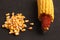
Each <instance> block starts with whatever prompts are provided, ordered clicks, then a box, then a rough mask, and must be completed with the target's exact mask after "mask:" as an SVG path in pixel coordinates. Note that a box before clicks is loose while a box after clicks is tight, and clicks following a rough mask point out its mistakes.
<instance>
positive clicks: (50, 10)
mask: <svg viewBox="0 0 60 40" xmlns="http://www.w3.org/2000/svg"><path fill="white" fill-rule="evenodd" d="M37 5H38V19H40V16H41V14H43V13H45V14H49V15H50V16H51V17H52V20H51V22H53V20H54V5H53V0H37Z"/></svg>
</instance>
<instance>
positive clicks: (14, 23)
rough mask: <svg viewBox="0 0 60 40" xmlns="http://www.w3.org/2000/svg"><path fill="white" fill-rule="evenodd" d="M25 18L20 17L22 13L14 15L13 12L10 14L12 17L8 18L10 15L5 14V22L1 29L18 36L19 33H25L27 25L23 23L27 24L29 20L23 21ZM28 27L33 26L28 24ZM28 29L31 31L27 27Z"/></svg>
mask: <svg viewBox="0 0 60 40" xmlns="http://www.w3.org/2000/svg"><path fill="white" fill-rule="evenodd" d="M24 19H25V16H24V15H22V13H17V14H16V15H14V12H12V16H10V13H7V14H6V21H5V23H4V24H3V25H2V27H3V28H6V29H9V30H10V32H9V34H15V35H19V33H20V31H26V27H27V25H26V24H25V22H29V20H24ZM30 25H34V23H30ZM29 29H32V27H29Z"/></svg>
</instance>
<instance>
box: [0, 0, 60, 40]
mask: <svg viewBox="0 0 60 40" xmlns="http://www.w3.org/2000/svg"><path fill="white" fill-rule="evenodd" d="M53 2H54V7H55V20H54V23H52V24H51V27H50V30H49V32H47V33H45V34H41V32H37V31H36V30H35V29H36V27H39V26H40V22H39V21H38V19H37V14H38V13H37V4H36V0H0V40H60V0H54V1H53ZM13 11H14V12H15V13H17V12H22V13H23V15H25V16H26V18H27V19H29V20H30V21H32V22H34V23H35V25H34V28H33V30H32V31H29V30H26V32H24V33H23V32H21V33H20V35H19V36H14V35H9V34H8V32H9V31H8V30H6V29H3V28H1V25H2V24H3V23H4V21H5V14H6V13H7V12H10V13H11V12H13Z"/></svg>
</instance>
